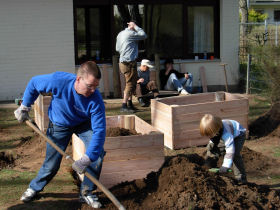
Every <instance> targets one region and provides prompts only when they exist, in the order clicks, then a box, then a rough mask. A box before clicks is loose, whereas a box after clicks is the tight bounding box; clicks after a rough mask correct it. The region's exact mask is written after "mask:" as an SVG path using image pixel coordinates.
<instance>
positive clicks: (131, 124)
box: [34, 95, 164, 187]
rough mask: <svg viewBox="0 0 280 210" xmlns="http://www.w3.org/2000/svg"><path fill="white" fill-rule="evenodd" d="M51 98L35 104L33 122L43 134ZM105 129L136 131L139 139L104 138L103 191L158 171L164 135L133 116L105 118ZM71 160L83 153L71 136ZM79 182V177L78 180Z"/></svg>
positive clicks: (48, 97) (74, 138)
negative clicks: (104, 187) (115, 128)
mask: <svg viewBox="0 0 280 210" xmlns="http://www.w3.org/2000/svg"><path fill="white" fill-rule="evenodd" d="M50 100H51V96H42V95H40V96H39V97H38V99H37V100H36V102H35V104H34V112H35V122H36V123H37V125H38V126H39V128H40V129H41V130H42V131H44V132H45V131H46V129H47V126H48V122H49V118H48V107H49V104H50ZM106 125H107V128H110V127H120V128H126V129H135V130H136V132H137V133H141V135H132V136H118V137H106V141H105V145H104V148H105V151H106V156H105V158H104V162H103V168H102V174H101V176H100V181H101V183H102V184H104V185H105V186H106V187H111V186H114V185H116V184H118V183H121V182H124V181H131V180H134V179H141V178H144V177H146V175H147V174H148V173H150V172H152V171H157V170H158V169H159V168H160V167H161V165H162V163H163V162H164V143H163V133H161V132H159V131H158V130H156V129H155V128H153V127H152V126H151V125H150V124H148V123H146V122H145V121H143V120H142V119H140V118H139V117H137V116H135V115H118V116H110V117H106ZM72 149H73V159H74V160H77V159H79V158H80V157H81V156H82V155H83V154H84V152H85V149H84V145H83V142H82V141H81V140H80V139H79V138H78V137H77V136H76V135H73V136H72ZM81 178H82V177H81Z"/></svg>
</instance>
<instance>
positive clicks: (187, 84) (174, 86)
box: [164, 73, 193, 93]
mask: <svg viewBox="0 0 280 210" xmlns="http://www.w3.org/2000/svg"><path fill="white" fill-rule="evenodd" d="M192 83H193V76H192V74H190V73H189V78H188V79H186V78H185V77H182V78H180V79H178V78H177V76H176V74H174V73H172V74H170V76H169V78H168V80H167V82H166V85H165V86H164V89H165V90H177V91H178V92H181V91H182V90H183V89H185V90H186V91H188V92H189V93H191V92H192Z"/></svg>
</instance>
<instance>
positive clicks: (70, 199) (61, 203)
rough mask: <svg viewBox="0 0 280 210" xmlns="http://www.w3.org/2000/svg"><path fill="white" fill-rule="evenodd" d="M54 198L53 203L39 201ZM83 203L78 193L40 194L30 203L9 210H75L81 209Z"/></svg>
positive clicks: (11, 207)
mask: <svg viewBox="0 0 280 210" xmlns="http://www.w3.org/2000/svg"><path fill="white" fill-rule="evenodd" d="M44 198H54V199H56V200H53V201H50V200H48V201H39V199H44ZM57 199H62V200H57ZM81 206H82V203H80V202H79V200H78V194H77V193H42V194H41V193H40V194H39V195H38V196H36V198H35V199H34V200H33V201H32V202H30V203H20V204H16V205H14V206H10V207H8V208H7V209H8V210H20V209H29V210H30V209H52V210H56V209H57V210H61V209H67V210H72V209H73V210H74V209H81Z"/></svg>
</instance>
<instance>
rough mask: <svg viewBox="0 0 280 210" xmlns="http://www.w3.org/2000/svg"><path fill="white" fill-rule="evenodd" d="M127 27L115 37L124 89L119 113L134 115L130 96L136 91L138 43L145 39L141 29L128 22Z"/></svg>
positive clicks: (133, 22) (132, 22) (145, 36)
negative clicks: (123, 78)
mask: <svg viewBox="0 0 280 210" xmlns="http://www.w3.org/2000/svg"><path fill="white" fill-rule="evenodd" d="M127 24H128V27H127V28H126V29H124V30H123V31H121V32H120V33H119V34H118V36H117V42H116V51H118V52H119V53H120V63H119V68H120V71H121V72H122V73H123V74H124V76H125V82H126V84H125V89H124V94H123V95H124V96H123V103H122V108H121V112H128V113H134V112H135V108H134V106H133V104H132V94H133V93H134V91H135V89H136V83H137V79H138V78H137V62H136V59H137V57H138V41H140V40H144V39H146V38H147V35H146V33H145V32H144V31H143V29H142V28H140V27H138V26H137V25H136V24H135V21H130V22H129V23H127Z"/></svg>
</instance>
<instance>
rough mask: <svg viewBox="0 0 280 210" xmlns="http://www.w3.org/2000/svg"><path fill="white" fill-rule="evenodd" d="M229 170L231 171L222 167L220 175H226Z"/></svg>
mask: <svg viewBox="0 0 280 210" xmlns="http://www.w3.org/2000/svg"><path fill="white" fill-rule="evenodd" d="M228 170H229V168H227V167H224V166H221V167H220V169H219V173H220V174H224V173H227V172H228Z"/></svg>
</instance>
